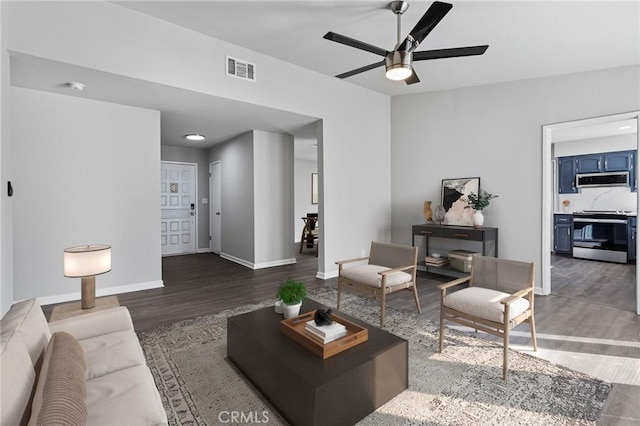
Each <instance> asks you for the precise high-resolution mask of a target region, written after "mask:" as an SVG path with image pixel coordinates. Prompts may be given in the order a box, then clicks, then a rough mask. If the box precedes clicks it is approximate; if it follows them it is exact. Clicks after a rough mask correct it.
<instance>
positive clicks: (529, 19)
mask: <svg viewBox="0 0 640 426" xmlns="http://www.w3.org/2000/svg"><path fill="white" fill-rule="evenodd" d="M117 4H119V5H121V6H124V7H127V8H131V9H135V10H138V11H140V12H143V13H147V14H149V15H153V16H156V17H158V18H159V19H163V20H166V21H169V22H173V23H175V24H177V25H181V26H184V27H187V28H190V29H193V30H195V31H199V32H201V33H204V34H208V35H211V36H212V37H215V38H218V39H221V40H225V41H228V42H231V43H233V44H236V45H240V46H243V47H246V48H249V49H252V50H254V51H257V52H260V53H263V54H265V55H269V56H273V57H276V58H279V59H282V60H284V61H287V62H290V63H293V64H296V65H299V66H302V67H305V68H308V69H311V70H315V71H317V72H320V73H324V74H327V75H330V76H333V75H335V74H337V73H341V72H344V71H348V70H350V69H353V68H357V67H360V66H363V65H367V64H370V63H373V62H376V61H378V60H379V58H378V57H376V56H375V55H373V54H370V53H367V52H361V51H358V50H356V49H353V48H349V47H347V46H343V45H340V44H337V43H333V42H330V41H327V40H324V39H323V38H322V36H323V35H324V34H325V33H326V32H327V31H329V30H331V31H335V32H338V33H341V34H344V35H347V36H350V37H353V38H357V39H360V40H363V41H365V42H368V43H370V44H374V45H378V46H380V47H383V48H385V49H391V47H392V45H393V44H394V43H395V32H396V30H395V25H396V22H395V16H393V14H392V13H391V12H390V11H389V10H388V9H387V5H388V3H387V2H381V1H343V2H333V1H243V0H235V1H210V0H209V1H126V2H117ZM430 4H431V2H417V1H415V2H411V5H410V7H409V10H408V11H407V12H406V13H405V15H404V17H403V29H402V34H406V33H408V32H409V31H410V30H411V28H413V26H414V25H415V23H416V22H417V21H418V19H419V18H420V17H421V16H422V14H423V13H424V12H425V11H426V10H427V8H428V7H429V5H430ZM114 30H116V29H114ZM478 44H488V45H489V49H488V50H487V52H486V53H485V54H484V55H482V56H475V57H469V58H453V59H443V60H435V61H425V62H422V63H419V64H418V65H416V70H417V72H418V74H419V76H420V78H421V80H422V82H420V83H418V84H414V85H411V86H407V85H406V84H404V83H403V82H391V81H388V80H386V79H385V78H384V76H383V74H384V72H383V69H382V68H380V69H376V70H372V71H368V72H366V73H363V74H361V75H359V76H355V77H351V78H349V79H347V81H349V82H352V83H353V84H358V85H360V86H363V87H366V88H369V89H371V90H375V91H378V92H381V93H386V94H388V95H400V94H408V93H418V92H424V91H431V90H442V89H451V88H456V87H465V86H473V85H481V84H490V83H498V82H504V81H514V80H522V79H528V78H537V77H545V76H551V75H558V74H567V73H574V72H581V71H589V70H596V69H605V68H612V67H618V66H626V65H634V64H639V63H640V2H638V1H623V2H614V1H603V2H595V1H567V2H557V1H535V2H521V1H496V2H486V1H472V2H471V1H461V2H455V3H454V7H453V9H452V10H451V11H450V12H449V14H448V15H447V16H446V17H445V18H444V19H443V20H442V21H441V23H440V24H439V25H438V26H437V27H436V28H435V29H434V30H433V32H432V33H431V34H430V35H429V36H428V37H427V38H426V40H425V41H424V42H423V43H422V44H421V46H420V47H419V48H418V50H425V49H436V48H446V47H459V46H467V45H478ZM257 65H258V67H260V64H257ZM258 72H259V68H258ZM70 80H72V81H80V82H82V83H84V84H86V85H87V89H86V90H85V91H83V92H77V91H71V90H69V89H68V88H67V87H64V86H63V84H62V83H64V82H66V81H70ZM11 84H12V85H14V86H20V87H26V88H32V89H37V90H45V91H50V92H56V93H61V94H66V95H70V96H79V97H85V98H91V99H96V100H102V101H106V102H114V103H120V104H124V105H132V106H139V107H144V108H152V109H156V110H159V111H161V113H162V115H161V117H162V118H161V122H162V143H163V144H168V145H181V146H191V147H203V148H208V147H210V146H211V145H213V144H215V143H218V142H220V141H223V140H227V139H229V138H230V137H233V136H235V135H237V134H240V133H243V132H246V131H249V130H251V129H258V130H264V131H274V132H288V133H293V134H296V132H299V131H300V129H301V128H304V126H306V125H307V124H309V123H312V122H314V121H315V120H317V118H315V117H308V116H303V115H300V114H293V113H290V112H285V111H279V110H274V109H271V108H264V107H260V106H257V105H253V104H247V103H242V102H236V101H230V100H228V99H220V98H216V97H212V96H208V95H204V94H201V93H195V92H189V91H185V90H182V89H177V88H172V87H168V86H163V85H159V84H155V83H151V82H147V81H141V80H136V79H131V78H126V77H122V76H119V75H114V74H109V73H103V72H99V71H96V70H91V69H87V68H82V67H77V66H73V65H70V64H66V63H62V62H57V61H53V60H49V59H42V58H36V57H31V56H28V55H23V54H19V53H15V52H14V53H12V54H11ZM187 133H202V134H204V135H206V136H207V140H206V141H205V142H200V143H195V142H188V141H186V140H185V139H184V138H183V136H184V135H185V134H187ZM297 139H298V140H300V141H301V142H300V144H301V145H298V144H297V146H296V151H297V152H296V156H298V157H305V158H307V159H313V158H315V149H313V148H310V147H309V145H311V144H313V143H315V139H314V138H312V137H307V135H300V137H299V138H297Z"/></svg>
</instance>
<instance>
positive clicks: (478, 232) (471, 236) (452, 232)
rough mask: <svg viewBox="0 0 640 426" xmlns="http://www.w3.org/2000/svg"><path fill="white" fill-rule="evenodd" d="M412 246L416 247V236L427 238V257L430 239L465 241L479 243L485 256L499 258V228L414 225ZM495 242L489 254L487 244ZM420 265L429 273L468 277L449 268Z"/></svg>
mask: <svg viewBox="0 0 640 426" xmlns="http://www.w3.org/2000/svg"><path fill="white" fill-rule="evenodd" d="M411 229H412V233H411V245H412V246H415V245H416V244H415V242H416V235H417V236H420V237H425V249H426V251H425V253H426V255H427V256H429V255H430V253H429V238H431V237H437V238H448V239H453V240H463V241H477V242H479V243H480V242H481V243H482V251H481V252H480V253H481V254H482V255H483V256H494V257H498V228H488V227H483V228H473V227H471V226H454V225H438V224H422V225H413V226H412V227H411ZM490 241H493V242H494V244H493V250H491V253H490V252H489V248H490V247H489V244H487V242H490ZM418 264H419V265H421V266H425V267H426V270H427V272H433V273H437V274H443V275H452V276H463V275H467V274H464V273H462V272H459V271H456V270H454V269H451V268H449V267H438V266H431V265H427V264H426V263H425V262H424V261H422V262H418Z"/></svg>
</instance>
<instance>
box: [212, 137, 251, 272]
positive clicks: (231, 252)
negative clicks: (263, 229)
mask: <svg viewBox="0 0 640 426" xmlns="http://www.w3.org/2000/svg"><path fill="white" fill-rule="evenodd" d="M214 161H220V163H221V164H220V172H221V177H220V180H221V182H222V197H221V202H222V209H221V219H220V220H221V224H222V235H221V242H222V249H221V251H220V256H221V257H224V258H227V259H232V260H234V261H236V262H239V263H241V264H244V265H246V266H251V265H253V264H254V263H255V254H254V249H253V247H254V228H255V222H254V199H253V196H254V194H253V181H254V178H253V132H247V133H244V134H242V135H240V136H238V137H236V138H233V139H231V140H229V141H227V142H225V143H223V144H218V145H215V146H214V147H213V148H212V149H211V150H210V151H209V162H210V163H213V162H214Z"/></svg>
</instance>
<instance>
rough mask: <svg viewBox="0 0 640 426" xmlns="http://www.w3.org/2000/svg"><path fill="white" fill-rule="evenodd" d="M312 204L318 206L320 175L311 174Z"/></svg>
mask: <svg viewBox="0 0 640 426" xmlns="http://www.w3.org/2000/svg"><path fill="white" fill-rule="evenodd" d="M311 204H318V174H317V173H311Z"/></svg>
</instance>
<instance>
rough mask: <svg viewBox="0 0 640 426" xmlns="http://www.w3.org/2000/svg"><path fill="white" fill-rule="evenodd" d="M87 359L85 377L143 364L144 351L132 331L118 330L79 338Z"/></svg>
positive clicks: (89, 377)
mask: <svg viewBox="0 0 640 426" xmlns="http://www.w3.org/2000/svg"><path fill="white" fill-rule="evenodd" d="M80 345H82V349H84V353H85V359H86V360H87V379H88V380H90V379H95V378H97V377H100V376H104V375H106V374H109V373H113V372H114V371H118V370H124V369H125V368H129V367H134V366H136V365H145V359H144V353H143V352H142V348H141V347H140V343H139V342H138V338H137V337H136V334H135V333H134V332H133V331H118V332H115V333H109V334H103V335H102V336H96V337H91V338H89V339H83V340H80Z"/></svg>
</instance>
